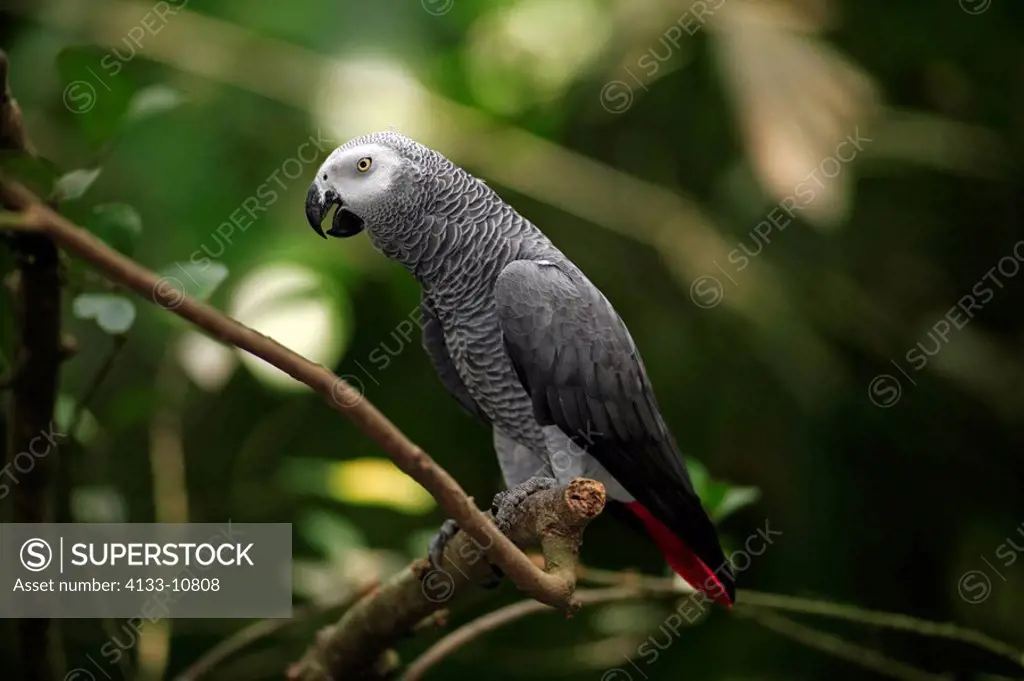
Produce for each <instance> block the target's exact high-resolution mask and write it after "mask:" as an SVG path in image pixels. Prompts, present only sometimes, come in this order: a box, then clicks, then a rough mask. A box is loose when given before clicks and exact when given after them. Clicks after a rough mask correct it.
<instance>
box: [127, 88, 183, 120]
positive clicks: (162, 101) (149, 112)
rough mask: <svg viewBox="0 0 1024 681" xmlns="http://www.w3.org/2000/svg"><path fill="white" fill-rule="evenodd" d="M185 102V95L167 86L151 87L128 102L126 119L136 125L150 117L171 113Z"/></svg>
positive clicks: (136, 94) (140, 91)
mask: <svg viewBox="0 0 1024 681" xmlns="http://www.w3.org/2000/svg"><path fill="white" fill-rule="evenodd" d="M184 101H185V97H184V95H182V94H181V92H179V91H178V90H175V89H174V88H172V87H168V86H167V85H151V86H149V87H147V88H143V89H142V90H139V91H138V92H136V93H135V95H134V96H133V97H132V100H131V101H130V102H128V111H127V112H126V113H125V115H124V118H125V121H126V122H128V123H134V122H136V121H140V120H142V119H144V118H148V117H150V116H155V115H157V114H161V113H163V112H165V111H169V110H171V109H173V108H175V107H176V106H180V105H181V103H182V102H184Z"/></svg>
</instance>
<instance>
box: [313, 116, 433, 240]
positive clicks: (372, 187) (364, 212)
mask: <svg viewBox="0 0 1024 681" xmlns="http://www.w3.org/2000/svg"><path fill="white" fill-rule="evenodd" d="M436 155H437V154H435V152H433V151H431V150H430V149H427V148H426V147H424V146H423V145H421V144H419V143H417V142H414V141H413V140H411V139H409V138H407V137H404V136H402V135H399V134H398V133H393V132H380V133H374V134H371V135H365V136H363V137H357V138H355V139H353V140H350V141H348V142H346V143H345V144H343V145H342V146H340V147H338V148H337V149H335V150H334V151H333V152H331V155H330V156H328V157H327V160H326V161H324V163H323V165H321V166H320V168H319V169H318V170H317V173H316V177H315V178H314V180H313V184H312V185H311V186H310V188H309V192H308V193H307V194H306V218H307V219H308V220H309V224H310V226H311V227H312V228H313V229H314V231H316V233H317V234H319V235H320V236H322V237H324V238H325V239H326V238H327V236H328V235H330V236H334V237H348V236H354V235H356V234H358V233H359V232H361V231H363V230H364V229H365V230H366V231H367V232H368V233H369V235H370V239H371V241H373V242H374V244H375V245H377V246H378V247H379V248H381V249H382V250H394V249H395V248H401V244H400V243H397V242H398V241H400V240H401V238H402V235H403V231H404V230H406V229H407V228H408V226H409V225H412V224H415V223H416V222H417V220H416V217H417V214H418V213H421V212H422V211H423V209H424V207H425V206H426V204H427V202H428V200H429V197H430V193H431V192H430V190H431V187H432V184H433V183H432V182H431V180H430V178H431V174H430V173H429V172H426V170H427V168H428V167H429V166H430V165H431V163H430V161H431V160H432V159H431V156H436ZM332 208H334V209H335V210H334V218H333V219H332V220H331V226H330V228H329V229H328V230H327V232H326V234H325V233H324V230H323V227H321V223H322V222H323V220H324V218H325V217H326V216H327V214H328V213H329V212H330V210H331V209H332Z"/></svg>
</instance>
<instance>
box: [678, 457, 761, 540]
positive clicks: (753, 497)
mask: <svg viewBox="0 0 1024 681" xmlns="http://www.w3.org/2000/svg"><path fill="white" fill-rule="evenodd" d="M686 469H687V470H688V471H689V472H690V480H691V481H692V482H693V490H694V491H695V492H696V493H697V496H698V497H700V500H701V503H702V504H703V505H704V508H705V509H707V512H708V515H709V516H711V519H712V520H713V521H714V522H715V523H716V524H717V523H720V522H722V521H723V520H725V519H726V518H727V517H728V516H730V515H732V514H733V513H735V512H736V511H738V510H740V509H741V508H745V507H747V506H750V505H751V504H753V503H754V502H756V501H757V500H758V499H760V498H761V490H760V489H758V488H757V487H738V486H733V485H729V484H728V483H725V482H719V481H717V480H712V479H711V476H710V475H709V474H708V469H707V468H705V467H704V464H702V463H701V462H700V461H697V460H696V459H693V458H690V459H687V461H686Z"/></svg>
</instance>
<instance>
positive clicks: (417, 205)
mask: <svg viewBox="0 0 1024 681" xmlns="http://www.w3.org/2000/svg"><path fill="white" fill-rule="evenodd" d="M305 208H306V217H307V219H308V220H309V224H310V225H311V226H312V227H313V229H314V230H316V232H317V233H318V234H320V236H322V237H324V238H327V235H330V236H334V237H348V236H353V235H355V234H358V233H359V232H361V231H363V230H364V229H365V231H366V232H367V234H368V235H369V238H370V241H371V242H372V243H373V245H374V246H375V247H376V248H377V249H378V250H379V251H381V252H382V253H383V254H384V255H385V256H387V257H388V258H390V259H392V260H395V261H397V262H399V263H400V264H402V265H403V266H404V267H405V268H406V269H408V270H409V272H410V273H411V274H412V275H413V276H414V277H415V278H416V280H417V281H418V282H419V284H420V286H421V289H422V299H421V306H422V315H423V321H422V324H421V325H422V329H423V345H424V347H425V349H426V351H427V354H428V355H429V356H430V359H431V361H432V362H433V364H434V366H435V368H436V369H437V373H438V375H439V377H440V379H441V381H442V383H443V384H444V386H445V387H446V388H447V389H448V390H449V392H451V393H452V395H454V396H455V398H456V399H457V400H458V402H459V403H460V404H461V405H462V407H463V408H464V409H465V410H466V411H468V412H469V413H470V414H472V415H474V416H476V417H477V418H479V419H480V420H481V421H484V422H485V423H487V424H489V425H490V426H491V428H492V429H493V435H494V448H495V451H496V452H497V455H498V461H499V464H500V466H501V471H502V474H503V477H504V479H505V483H506V486H507V487H508V491H506V492H503V493H502V494H501V495H499V497H500V501H501V504H499V505H500V506H504V507H506V508H507V507H508V506H509V505H513V506H514V504H515V503H517V502H519V501H521V500H522V499H523V498H525V497H526V496H527V495H529V494H531V493H533V492H535V491H536V490H539V489H543V488H546V487H550V486H552V485H555V484H564V483H566V482H568V481H569V480H571V479H572V478H574V477H581V476H582V477H588V478H592V479H596V480H599V481H600V482H602V483H603V484H604V485H605V487H606V489H607V492H608V496H609V498H610V499H611V500H612V502H617V503H620V504H622V506H623V507H624V508H626V509H628V511H629V512H630V513H627V514H626V515H627V516H630V515H632V516H633V517H634V521H635V520H639V524H640V525H642V526H643V528H644V529H645V530H646V531H647V533H648V535H649V536H650V537H651V538H652V539H653V541H654V543H655V544H656V545H657V547H658V548H659V549H660V550H661V552H662V553H663V554H664V556H665V557H666V559H667V561H668V563H669V565H670V566H671V567H672V568H673V569H674V570H675V572H676V573H678V574H679V575H680V576H681V577H682V578H683V579H685V580H686V581H687V582H688V583H689V584H690V585H691V586H693V587H694V588H695V589H697V590H698V591H701V592H702V593H705V594H707V596H708V597H709V598H711V599H712V600H714V601H717V602H721V603H724V604H725V605H727V606H731V604H732V603H733V601H734V600H735V585H734V581H735V578H734V576H733V573H732V570H731V568H730V565H729V563H728V561H727V560H726V558H725V556H724V554H723V552H722V549H721V546H720V544H719V540H718V535H717V533H716V531H715V527H714V525H713V524H712V523H711V520H710V519H709V518H708V515H707V513H706V512H705V510H704V508H703V507H702V505H701V502H700V499H699V498H698V497H697V495H696V493H695V492H694V489H693V484H692V483H691V481H690V476H689V474H688V473H687V470H686V467H685V465H684V463H683V459H682V456H681V455H680V453H679V450H678V448H677V446H676V443H675V440H674V439H673V437H672V435H671V433H670V432H669V430H668V428H667V427H666V425H665V421H664V419H663V418H662V416H661V413H660V411H659V409H658V404H657V402H656V401H655V398H654V392H653V390H652V388H651V383H650V381H649V380H648V378H647V372H646V371H645V369H644V365H643V362H642V361H641V359H640V354H639V353H638V352H637V348H636V345H635V344H634V343H633V339H632V338H631V337H630V334H629V331H628V330H627V329H626V326H625V324H624V323H623V322H622V319H621V318H620V317H619V315H618V314H617V313H616V312H615V309H614V308H613V307H612V305H611V303H609V302H608V300H607V299H606V298H605V296H604V295H603V294H602V293H601V291H600V290H598V288H597V287H596V286H594V284H592V283H591V282H590V280H589V279H587V277H586V276H585V275H584V274H583V273H582V272H581V271H580V270H579V268H577V267H576V265H574V264H573V263H572V261H570V260H569V258H567V257H566V256H565V255H564V254H563V253H562V252H561V251H560V250H558V248H556V247H555V246H554V245H553V244H552V243H551V241H550V240H549V239H548V238H547V237H546V236H545V235H544V234H543V233H542V232H541V231H540V229H538V228H537V227H536V226H535V225H534V224H533V223H531V222H530V221H529V220H527V219H526V218H524V217H523V216H521V215H520V214H519V213H517V212H516V211H515V209H513V208H512V206H510V205H509V204H507V203H505V201H503V200H502V199H501V197H500V196H498V194H497V193H495V192H494V190H492V189H491V188H490V187H488V186H487V185H486V184H485V183H484V182H482V181H481V180H479V179H477V178H475V177H473V176H472V175H470V174H469V173H468V172H466V171H465V170H463V169H462V168H460V167H458V166H457V165H455V164H454V163H452V162H451V161H450V160H448V159H447V158H445V157H444V156H442V155H441V154H440V153H438V152H436V151H433V150H432V149H429V148H427V147H425V146H423V145H422V144H419V143H418V142H415V141H413V140H411V139H409V138H407V137H405V136H403V135H400V134H398V133H395V132H378V133H373V134H370V135H365V136H362V137H357V138H355V139H352V140H350V141H349V142H347V143H345V144H343V145H342V146H340V147H338V148H337V149H335V150H334V151H333V152H332V153H331V154H330V156H328V158H327V159H326V160H325V161H324V163H323V165H321V166H320V168H319V169H318V171H317V175H316V178H315V179H314V181H313V184H312V186H311V187H310V188H309V192H308V194H307V196H306V206H305ZM332 208H334V209H335V210H334V217H333V219H332V220H331V226H330V228H329V229H328V230H327V232H326V235H325V233H324V231H323V228H322V227H321V223H322V222H323V220H324V218H325V217H326V216H327V214H328V212H330V210H331V209H332ZM497 503H498V498H496V504H497ZM498 515H499V521H500V520H501V518H502V516H505V517H506V518H507V513H503V512H502V509H500V508H499V509H498ZM634 524H636V523H634ZM499 525H500V522H499ZM454 531H456V530H455V528H453V527H449V530H448V534H449V536H450V534H451V533H452V532H454ZM441 539H442V544H441V545H440V546H434V547H432V551H431V554H432V555H433V556H435V558H434V559H435V560H436V559H437V556H439V552H438V550H437V549H438V548H443V539H444V535H443V533H442V537H441Z"/></svg>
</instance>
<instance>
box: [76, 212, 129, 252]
mask: <svg viewBox="0 0 1024 681" xmlns="http://www.w3.org/2000/svg"><path fill="white" fill-rule="evenodd" d="M85 226H86V228H88V230H89V231H90V232H92V233H93V234H95V235H96V236H98V237H99V238H100V239H103V241H105V242H106V243H107V245H109V246H110V247H111V248H114V249H116V250H118V251H120V252H121V253H124V254H125V255H131V254H132V252H133V251H134V250H135V246H136V245H137V244H138V243H139V237H141V236H142V218H141V217H140V216H139V213H138V211H136V210H135V209H134V208H132V207H131V206H129V205H128V204H126V203H101V204H100V205H98V206H96V207H94V208H93V209H92V215H91V216H89V219H88V220H87V221H86V224H85Z"/></svg>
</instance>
